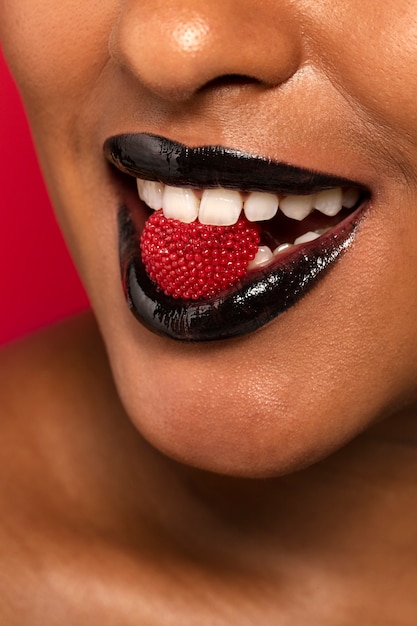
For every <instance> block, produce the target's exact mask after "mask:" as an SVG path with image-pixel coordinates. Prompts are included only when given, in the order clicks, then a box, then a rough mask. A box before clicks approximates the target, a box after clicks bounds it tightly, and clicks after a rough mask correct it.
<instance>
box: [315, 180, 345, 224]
mask: <svg viewBox="0 0 417 626" xmlns="http://www.w3.org/2000/svg"><path fill="white" fill-rule="evenodd" d="M342 197H343V194H342V190H341V188H340V187H336V188H334V189H326V190H325V191H320V193H318V194H317V195H316V198H315V200H314V208H315V209H317V211H320V213H324V215H327V216H328V217H333V216H334V215H337V214H338V213H339V211H340V210H341V209H342Z"/></svg>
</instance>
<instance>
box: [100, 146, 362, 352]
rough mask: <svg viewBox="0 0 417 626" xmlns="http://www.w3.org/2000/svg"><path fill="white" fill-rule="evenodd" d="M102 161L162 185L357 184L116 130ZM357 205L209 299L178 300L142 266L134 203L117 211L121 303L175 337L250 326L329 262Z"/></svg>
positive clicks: (223, 334)
mask: <svg viewBox="0 0 417 626" xmlns="http://www.w3.org/2000/svg"><path fill="white" fill-rule="evenodd" d="M104 153H105V155H106V157H107V158H108V160H109V161H110V162H111V163H113V164H114V165H116V167H117V168H118V169H119V170H121V171H122V172H124V173H127V174H129V175H130V176H134V177H137V178H143V179H147V180H159V181H160V182H163V183H165V184H168V185H174V186H175V185H178V186H192V187H196V188H202V187H204V188H208V187H217V186H221V187H225V188H234V189H238V190H240V191H269V192H273V193H282V194H309V193H314V192H318V191H321V190H323V189H329V188H332V187H358V188H360V189H361V190H362V191H365V190H364V189H363V187H361V185H359V184H358V183H356V182H354V181H350V180H347V179H345V178H340V177H335V176H331V175H327V174H322V173H317V172H312V171H309V170H305V169H301V168H297V167H294V166H291V165H288V164H285V163H284V164H283V163H277V162H274V161H270V160H268V159H264V158H261V157H253V156H251V155H248V154H246V153H243V152H240V151H235V150H231V149H226V148H223V147H216V146H203V147H198V148H188V147H187V146H185V145H183V144H179V143H176V142H172V141H170V140H168V139H165V138H163V137H159V136H156V135H149V134H132V135H118V136H115V137H111V138H109V139H108V140H107V141H106V142H105V145H104ZM362 214H363V211H361V210H360V209H359V210H356V211H355V212H354V213H353V214H352V215H351V216H350V218H348V219H346V220H344V222H343V223H341V224H339V226H338V227H337V228H335V229H333V230H332V231H329V232H328V233H327V234H326V235H323V236H321V237H320V238H319V239H317V240H315V241H314V242H310V243H309V244H306V245H304V246H298V247H296V248H294V249H291V251H290V252H289V253H287V254H285V256H284V255H282V256H280V257H279V258H277V259H276V261H275V262H273V263H272V264H271V265H268V266H267V267H265V268H262V269H259V270H257V271H252V272H251V273H250V274H248V276H247V277H246V278H245V279H244V280H242V281H241V282H240V283H239V284H238V285H237V286H236V287H233V288H231V289H229V290H227V291H225V292H224V293H221V294H220V295H219V296H217V297H215V298H211V299H209V300H198V301H181V300H177V299H174V298H172V297H170V296H166V295H165V294H164V293H162V292H161V291H160V290H159V289H158V287H157V286H156V285H155V284H154V283H153V282H152V281H151V280H150V278H149V277H148V275H147V273H146V271H145V268H144V266H143V263H142V260H141V255H140V248H139V238H140V230H141V229H140V223H141V222H143V216H142V215H139V212H138V211H137V210H135V209H134V207H131V206H127V205H124V206H122V207H121V208H120V209H119V214H118V223H119V247H120V263H121V271H122V281H123V287H124V291H125V296H126V299H127V302H128V305H129V307H130V309H131V311H132V312H133V314H134V315H135V317H136V318H137V319H138V320H139V321H140V322H141V323H142V324H144V325H145V326H146V327H147V328H149V330H151V331H152V332H155V333H157V334H161V335H165V336H168V337H171V338H173V339H177V340H180V341H214V340H219V339H229V338H232V337H239V336H241V335H244V334H247V333H249V332H253V331H254V330H257V329H258V328H260V327H261V326H263V325H265V324H266V323H268V322H269V321H271V320H273V319H274V318H276V317H277V316H278V315H279V314H280V313H282V312H284V311H286V310H287V309H289V308H290V307H291V306H292V305H294V304H295V303H296V302H298V301H299V300H300V299H301V298H302V297H303V296H304V295H305V294H306V293H307V292H308V291H309V290H310V289H311V288H312V287H313V286H314V285H315V284H316V283H317V280H318V279H319V277H321V276H324V274H325V272H326V271H327V270H328V269H329V268H330V267H331V266H332V265H333V264H334V262H335V261H336V260H337V259H338V258H339V257H340V255H341V254H342V253H343V251H344V250H346V249H347V248H348V247H349V245H350V244H351V242H352V241H353V238H354V236H355V232H356V228H357V225H358V223H359V221H360V218H361V216H362Z"/></svg>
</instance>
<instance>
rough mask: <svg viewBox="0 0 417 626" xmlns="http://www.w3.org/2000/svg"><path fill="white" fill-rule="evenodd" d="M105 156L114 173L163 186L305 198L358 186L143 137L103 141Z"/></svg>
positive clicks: (221, 150) (230, 152)
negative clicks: (305, 196) (114, 167)
mask: <svg viewBox="0 0 417 626" xmlns="http://www.w3.org/2000/svg"><path fill="white" fill-rule="evenodd" d="M103 150H104V154H105V156H106V158H107V159H108V160H109V161H110V162H111V163H112V164H113V165H115V166H116V167H117V168H118V169H119V170H121V171H122V172H124V173H125V174H128V175H130V176H134V177H135V178H142V179H145V180H157V181H160V182H162V183H165V184H166V185H172V186H184V187H195V188H210V187H225V188H228V189H237V190H239V191H266V192H270V193H276V194H288V195H290V194H310V193H317V192H319V191H323V190H324V189H330V188H332V187H357V188H359V189H362V190H365V186H364V185H362V184H361V183H359V182H357V181H354V180H349V179H347V178H344V177H340V176H334V175H332V174H327V173H323V172H317V171H313V170H309V169H305V168H301V167H297V166H295V165H290V164H288V163H283V162H279V161H273V160H271V159H267V158H265V157H260V156H256V155H251V154H248V153H246V152H242V151H240V150H236V149H233V148H227V147H223V146H213V145H203V146H199V147H188V146H186V145H184V144H182V143H179V142H176V141H172V140H171V139H167V138H165V137H161V136H159V135H153V134H149V133H131V134H121V135H115V136H113V137H109V138H108V139H106V141H105V143H104V147H103Z"/></svg>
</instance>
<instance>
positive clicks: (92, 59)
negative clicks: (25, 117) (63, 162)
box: [0, 0, 119, 126]
mask: <svg viewBox="0 0 417 626" xmlns="http://www.w3.org/2000/svg"><path fill="white" fill-rule="evenodd" d="M118 4H119V2H118V1H114V0H108V1H106V0H102V2H100V3H90V2H80V0H63V1H62V2H59V3H57V2H54V1H53V0H37V2H33V1H32V0H0V16H1V19H0V36H1V41H2V46H3V49H4V53H5V56H6V58H7V60H8V63H9V65H10V67H11V69H12V72H13V74H14V76H15V78H16V81H17V83H18V86H19V88H20V90H21V93H22V97H23V99H24V102H25V104H26V107H27V109H28V114H29V117H30V118H31V120H32V121H33V120H37V119H38V118H41V119H42V118H43V119H46V120H48V123H49V125H50V126H51V125H53V121H54V118H55V117H56V116H57V113H56V112H57V111H60V113H61V115H62V112H63V111H65V110H68V111H70V110H71V109H73V107H74V104H77V103H78V102H79V99H80V98H81V97H83V96H85V94H86V93H88V89H89V88H91V84H92V83H93V82H94V80H95V78H96V77H97V76H98V75H99V73H100V71H101V68H102V67H103V65H104V64H105V63H106V61H107V59H108V46H107V42H108V38H109V34H110V32H111V28H112V25H113V23H114V19H115V15H117V11H118ZM86 90H87V91H86ZM51 114H52V117H51Z"/></svg>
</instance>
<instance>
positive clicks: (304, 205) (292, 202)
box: [279, 196, 314, 222]
mask: <svg viewBox="0 0 417 626" xmlns="http://www.w3.org/2000/svg"><path fill="white" fill-rule="evenodd" d="M313 199H314V196H286V197H285V198H283V199H282V200H281V201H280V203H279V208H280V209H281V211H282V212H283V213H284V215H286V216H287V217H289V218H291V219H292V220H298V221H299V222H301V220H303V219H305V218H306V217H307V215H309V214H310V213H311V211H312V209H313Z"/></svg>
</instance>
